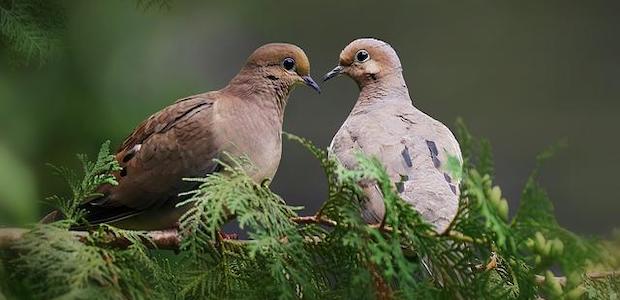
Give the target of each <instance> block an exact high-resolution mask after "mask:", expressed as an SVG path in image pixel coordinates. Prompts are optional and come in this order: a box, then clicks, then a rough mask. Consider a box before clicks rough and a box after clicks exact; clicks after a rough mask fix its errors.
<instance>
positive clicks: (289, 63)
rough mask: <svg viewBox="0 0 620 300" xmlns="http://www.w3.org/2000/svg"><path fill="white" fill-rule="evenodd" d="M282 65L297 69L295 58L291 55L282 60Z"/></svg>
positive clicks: (286, 67)
mask: <svg viewBox="0 0 620 300" xmlns="http://www.w3.org/2000/svg"><path fill="white" fill-rule="evenodd" d="M282 66H283V67H284V68H285V69H287V70H289V71H292V70H293V69H295V60H294V59H292V58H290V57H287V58H285V59H284V60H283V61H282Z"/></svg>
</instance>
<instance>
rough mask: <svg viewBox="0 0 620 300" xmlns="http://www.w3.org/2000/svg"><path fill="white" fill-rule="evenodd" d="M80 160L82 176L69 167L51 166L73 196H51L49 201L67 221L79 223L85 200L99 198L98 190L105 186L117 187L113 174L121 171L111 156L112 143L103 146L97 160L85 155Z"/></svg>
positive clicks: (80, 156) (79, 155) (108, 142)
mask: <svg viewBox="0 0 620 300" xmlns="http://www.w3.org/2000/svg"><path fill="white" fill-rule="evenodd" d="M77 157H78V160H79V161H80V163H81V165H82V174H81V175H78V174H77V173H75V172H74V171H73V170H72V169H69V168H67V167H57V166H54V165H51V164H50V165H49V166H51V167H52V168H53V169H54V171H55V172H56V174H58V175H59V176H60V177H62V178H63V179H64V180H65V181H66V182H67V184H68V185H69V188H70V189H71V196H69V197H65V196H57V195H54V196H51V197H49V198H48V199H47V200H48V202H49V203H50V204H51V205H53V206H54V207H55V208H56V209H58V210H59V211H60V212H61V213H62V214H63V215H64V216H65V218H66V219H69V220H73V221H77V220H78V219H79V218H80V214H81V212H80V211H79V209H78V206H79V205H80V204H82V203H83V202H84V201H85V200H88V199H90V198H93V197H96V196H99V195H100V194H99V193H97V192H96V191H97V188H99V187H100V186H101V185H104V184H111V185H116V184H118V182H116V178H115V177H114V176H113V175H112V172H115V171H118V170H120V166H119V165H118V162H117V161H116V159H115V158H114V155H112V154H110V141H106V142H105V143H103V145H101V148H100V150H99V154H98V155H97V160H95V161H89V160H88V156H87V155H85V154H78V155H77Z"/></svg>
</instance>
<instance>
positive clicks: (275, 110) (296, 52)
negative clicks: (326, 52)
mask: <svg viewBox="0 0 620 300" xmlns="http://www.w3.org/2000/svg"><path fill="white" fill-rule="evenodd" d="M309 72H310V63H309V61H308V58H307V56H306V55H305V53H304V51H303V50H302V49H300V48H299V47H297V46H295V45H291V44H267V45H264V46H262V47H260V48H258V49H257V50H256V51H254V53H253V54H252V55H250V57H249V58H248V60H247V62H246V64H245V66H244V67H243V68H242V69H241V71H240V72H239V73H238V74H237V75H236V76H235V77H234V78H233V79H232V80H231V81H230V83H229V84H228V85H227V86H226V87H224V88H223V89H221V90H218V91H212V92H207V93H203V94H198V95H195V96H190V97H187V98H184V99H181V100H178V101H176V102H175V103H174V104H172V105H170V106H168V107H166V108H164V109H162V110H161V111H159V112H157V113H155V114H153V115H152V116H150V117H149V118H148V119H146V120H145V121H144V122H142V123H141V124H140V125H139V126H138V127H137V128H136V129H135V130H134V131H133V133H131V134H130V135H129V137H128V138H127V139H126V140H125V141H124V142H123V143H122V145H121V146H120V148H119V149H118V151H117V153H116V159H117V161H118V162H119V164H120V166H121V167H122V170H121V171H119V172H117V173H115V174H114V176H115V177H116V179H117V180H118V183H119V184H118V185H117V186H111V185H106V186H102V187H101V188H100V192H101V193H103V194H104V196H103V197H101V198H98V199H94V200H92V201H89V202H88V203H85V204H84V205H83V207H84V208H85V209H86V210H87V212H88V215H87V219H90V221H91V224H93V223H100V222H113V221H119V220H121V219H127V218H130V217H133V218H131V220H130V221H132V222H122V223H117V224H115V225H119V224H120V226H121V227H127V228H133V229H159V228H165V227H170V226H172V225H173V224H174V223H175V222H176V221H177V220H178V217H179V216H180V214H181V213H182V211H183V209H176V208H175V204H176V202H177V195H178V194H179V193H180V192H183V191H186V190H187V189H189V188H190V187H191V185H190V184H189V183H187V182H184V181H183V180H182V179H183V178H187V177H204V176H206V175H207V174H209V173H212V172H214V171H216V170H217V168H218V166H217V164H216V163H215V162H214V161H213V159H215V158H223V157H222V153H224V152H227V153H229V154H231V155H232V156H233V157H239V156H247V157H248V158H249V159H250V160H251V161H252V163H253V164H254V166H255V168H251V169H249V170H248V172H249V175H250V176H251V177H252V178H253V179H254V180H256V181H257V182H260V181H262V180H264V179H266V178H272V177H273V176H274V174H275V173H276V170H277V168H278V164H279V162H280V156H281V150H282V141H281V134H282V121H283V117H284V109H285V106H286V103H287V100H288V96H289V93H290V91H291V90H292V89H293V87H294V86H296V85H298V84H306V85H308V86H310V87H312V88H313V89H315V90H317V91H319V88H318V85H317V84H316V83H315V82H314V81H313V80H312V78H311V77H310V76H309ZM56 215H57V214H56ZM138 215H139V216H138ZM48 219H56V217H53V216H52V217H50V218H48Z"/></svg>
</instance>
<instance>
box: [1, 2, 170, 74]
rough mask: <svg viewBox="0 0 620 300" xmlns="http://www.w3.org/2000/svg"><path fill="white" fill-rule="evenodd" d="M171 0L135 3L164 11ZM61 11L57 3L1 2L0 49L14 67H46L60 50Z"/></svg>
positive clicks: (63, 18) (62, 13) (62, 16)
mask: <svg viewBox="0 0 620 300" xmlns="http://www.w3.org/2000/svg"><path fill="white" fill-rule="evenodd" d="M170 2H171V1H170V0H136V5H137V7H138V8H139V9H141V10H148V9H165V8H169V7H170ZM65 23H66V22H65V14H64V7H63V5H62V2H61V1H58V0H51V1H50V0H0V46H2V45H3V46H4V47H6V48H7V50H8V52H9V54H10V55H11V56H12V57H13V59H12V60H11V61H12V62H13V63H15V64H19V65H29V64H33V63H34V64H39V65H42V64H45V63H47V62H48V61H49V60H50V59H52V58H54V57H55V56H56V55H57V54H58V53H59V52H60V50H61V45H62V43H61V40H62V33H63V31H64V27H65Z"/></svg>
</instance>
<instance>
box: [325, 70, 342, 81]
mask: <svg viewBox="0 0 620 300" xmlns="http://www.w3.org/2000/svg"><path fill="white" fill-rule="evenodd" d="M343 71H344V67H343V66H336V67H335V68H334V69H332V70H331V71H329V72H327V74H325V76H323V81H328V80H330V79H332V78H334V77H336V76H338V75H340V74H342V72H343Z"/></svg>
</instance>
